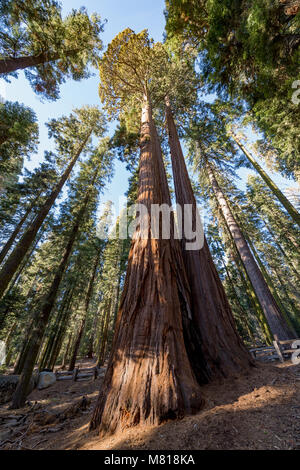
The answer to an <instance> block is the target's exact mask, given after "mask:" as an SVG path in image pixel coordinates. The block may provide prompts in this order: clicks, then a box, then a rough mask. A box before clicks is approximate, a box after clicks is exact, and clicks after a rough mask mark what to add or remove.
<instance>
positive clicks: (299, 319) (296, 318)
mask: <svg viewBox="0 0 300 470" xmlns="http://www.w3.org/2000/svg"><path fill="white" fill-rule="evenodd" d="M272 269H273V271H274V273H275V275H276V277H277V279H278V281H279V284H280V286H281V288H282V290H283V293H284V297H285V299H286V300H287V302H288V304H289V306H290V309H291V311H292V312H293V313H292V315H291V322H292V324H293V326H294V329H295V331H296V333H297V335H300V312H299V309H298V308H297V307H296V306H295V304H294V303H293V302H292V301H291V298H290V293H289V292H288V290H287V287H286V285H285V283H284V282H283V280H282V278H281V276H280V274H279V272H278V269H277V268H276V267H275V266H272Z"/></svg>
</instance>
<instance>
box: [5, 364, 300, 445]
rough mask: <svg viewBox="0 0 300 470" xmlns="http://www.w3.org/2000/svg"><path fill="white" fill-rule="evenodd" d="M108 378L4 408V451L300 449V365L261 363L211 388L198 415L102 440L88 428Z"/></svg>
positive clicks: (61, 387)
mask: <svg viewBox="0 0 300 470" xmlns="http://www.w3.org/2000/svg"><path fill="white" fill-rule="evenodd" d="M80 366H81V367H93V366H94V364H93V363H92V362H91V361H90V362H88V363H87V362H85V363H82V364H81V365H80ZM101 381H102V379H101V378H98V379H97V380H96V381H92V380H86V381H82V382H72V381H69V380H68V381H59V382H56V383H55V384H54V385H53V386H52V387H50V388H48V389H46V390H42V391H38V390H34V391H33V392H32V393H31V395H30V396H29V400H30V404H29V405H28V406H27V407H26V408H24V409H22V410H18V411H12V410H9V409H8V405H4V406H2V407H0V449H1V450H10V449H11V450H12V449H20V450H27V449H36V450H46V449H47V450H54V449H59V450H62V449H65V450H70V449H76V450H103V449H105V450H113V449H115V450H132V449H137V450H138V449H141V450H163V449H166V450H172V449H174V450H195V449H210V450H212V449H213V450H219V449H222V450H229V449H245V450H257V449H271V450H276V449H277V450H281V449H284V450H288V449H290V450H292V449H298V450H300V365H293V364H291V362H286V363H284V364H278V363H276V364H272V365H271V364H263V363H257V367H256V368H253V369H251V370H250V372H249V373H247V374H245V375H244V376H240V377H234V378H230V379H227V380H224V381H223V382H222V383H214V384H210V385H206V386H204V387H203V395H204V396H205V398H206V405H205V407H204V408H203V410H202V411H201V412H199V413H198V414H197V415H194V416H189V417H186V418H184V419H183V420H181V421H169V422H167V423H165V424H162V425H161V426H158V427H142V426H139V427H137V428H133V429H128V430H126V431H124V432H122V433H120V434H116V435H114V436H112V437H108V438H105V439H102V440H100V439H99V438H98V436H97V434H96V433H95V432H93V433H90V432H88V423H89V421H90V418H91V413H92V410H93V407H94V405H95V401H96V399H97V395H98V391H99V388H100V386H101ZM83 397H85V398H84V399H82V398H83ZM1 439H2V440H1Z"/></svg>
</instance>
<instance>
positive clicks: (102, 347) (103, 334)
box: [97, 297, 112, 367]
mask: <svg viewBox="0 0 300 470" xmlns="http://www.w3.org/2000/svg"><path fill="white" fill-rule="evenodd" d="M111 305H112V298H111V297H110V299H109V302H108V306H107V307H106V309H105V315H104V319H103V328H102V332H101V336H100V347H99V353H98V361H97V367H101V366H103V364H104V357H105V350H106V343H107V336H108V326H109V321H110V317H111Z"/></svg>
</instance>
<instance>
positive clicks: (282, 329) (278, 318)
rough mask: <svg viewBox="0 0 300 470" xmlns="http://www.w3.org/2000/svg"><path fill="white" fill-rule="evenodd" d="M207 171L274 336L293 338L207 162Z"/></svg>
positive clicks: (281, 338) (282, 338) (283, 338)
mask: <svg viewBox="0 0 300 470" xmlns="http://www.w3.org/2000/svg"><path fill="white" fill-rule="evenodd" d="M206 171H207V174H208V177H209V180H210V183H211V185H212V189H213V192H214V194H215V197H216V199H217V201H218V204H219V206H220V208H221V210H222V213H223V216H224V219H225V221H226V224H227V226H228V229H229V231H230V233H231V235H232V237H233V239H234V241H235V244H236V247H237V249H238V252H239V254H240V257H241V259H242V261H243V264H244V266H245V269H246V271H247V273H248V276H249V278H250V281H251V284H252V285H253V288H254V290H255V293H256V295H257V297H258V300H259V303H260V305H261V307H262V309H263V311H264V314H265V316H266V319H267V322H268V324H269V327H270V329H271V331H272V334H273V335H274V337H277V338H278V339H279V340H286V339H293V337H294V335H293V334H292V332H291V331H290V329H289V327H288V325H287V323H286V321H285V319H284V318H283V316H282V314H281V312H280V310H279V308H278V306H277V304H276V302H275V299H274V297H273V296H272V294H271V292H270V290H269V288H268V286H267V283H266V281H265V280H264V277H263V275H262V273H261V271H260V269H259V267H258V266H257V264H256V262H255V259H254V257H253V255H252V253H251V251H250V248H249V246H248V244H247V242H246V240H245V237H244V235H243V233H242V231H241V229H240V227H239V225H238V224H237V222H236V220H235V218H234V216H233V214H232V211H231V209H230V207H229V205H228V203H227V200H226V198H225V196H224V194H223V192H222V190H221V189H220V186H219V184H218V182H217V180H216V178H215V175H214V172H213V170H212V168H211V166H210V164H209V163H208V162H207V163H206Z"/></svg>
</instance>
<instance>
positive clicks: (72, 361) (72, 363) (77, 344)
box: [68, 317, 86, 371]
mask: <svg viewBox="0 0 300 470" xmlns="http://www.w3.org/2000/svg"><path fill="white" fill-rule="evenodd" d="M85 323H86V317H84V318H83V320H82V322H81V324H80V328H79V331H78V334H77V338H76V341H75V344H74V348H73V352H72V355H71V359H70V364H69V368H68V370H69V371H72V370H74V369H75V365H76V359H77V355H78V351H79V348H80V343H81V338H82V335H83V331H84V328H85Z"/></svg>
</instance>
